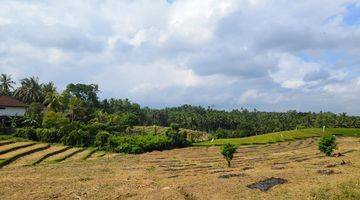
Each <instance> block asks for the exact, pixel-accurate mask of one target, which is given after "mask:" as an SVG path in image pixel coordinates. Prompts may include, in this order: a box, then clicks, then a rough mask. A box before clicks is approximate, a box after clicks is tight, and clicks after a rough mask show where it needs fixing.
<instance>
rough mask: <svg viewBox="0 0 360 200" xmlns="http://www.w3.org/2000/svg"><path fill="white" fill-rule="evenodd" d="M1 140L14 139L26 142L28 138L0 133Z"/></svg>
mask: <svg viewBox="0 0 360 200" xmlns="http://www.w3.org/2000/svg"><path fill="white" fill-rule="evenodd" d="M2 140H11V141H14V142H27V141H30V140H28V139H24V138H19V137H14V136H12V135H1V134H0V141H2Z"/></svg>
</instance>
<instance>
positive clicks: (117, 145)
mask: <svg viewBox="0 0 360 200" xmlns="http://www.w3.org/2000/svg"><path fill="white" fill-rule="evenodd" d="M171 144H172V142H171V140H170V139H169V138H167V137H166V136H164V135H152V134H148V135H136V136H111V137H110V140H109V150H111V151H115V152H118V153H120V152H121V153H132V154H138V153H144V152H150V151H154V150H158V151H161V150H166V149H170V148H172V145H171Z"/></svg>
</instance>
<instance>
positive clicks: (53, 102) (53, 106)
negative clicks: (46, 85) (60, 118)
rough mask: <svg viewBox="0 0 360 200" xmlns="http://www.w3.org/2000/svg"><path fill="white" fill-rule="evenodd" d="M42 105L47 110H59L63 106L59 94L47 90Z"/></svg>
mask: <svg viewBox="0 0 360 200" xmlns="http://www.w3.org/2000/svg"><path fill="white" fill-rule="evenodd" d="M44 105H45V106H46V107H47V109H48V110H52V111H55V112H58V111H61V110H62V108H63V106H62V103H61V99H60V95H59V94H58V93H56V92H48V93H47V94H46V96H45V100H44Z"/></svg>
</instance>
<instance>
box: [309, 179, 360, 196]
mask: <svg viewBox="0 0 360 200" xmlns="http://www.w3.org/2000/svg"><path fill="white" fill-rule="evenodd" d="M311 197H312V199H315V200H341V199H349V200H357V199H360V180H357V181H350V182H346V183H342V184H340V185H339V186H337V187H335V188H331V187H325V188H320V189H319V190H317V191H316V192H313V193H312V194H311Z"/></svg>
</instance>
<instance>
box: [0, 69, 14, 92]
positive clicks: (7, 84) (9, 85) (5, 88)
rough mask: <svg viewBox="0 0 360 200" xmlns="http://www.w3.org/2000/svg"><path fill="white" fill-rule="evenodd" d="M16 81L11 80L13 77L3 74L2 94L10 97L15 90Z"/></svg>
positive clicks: (0, 88)
mask: <svg viewBox="0 0 360 200" xmlns="http://www.w3.org/2000/svg"><path fill="white" fill-rule="evenodd" d="M14 84H15V82H14V81H12V80H11V75H6V74H1V75H0V94H1V95H10V94H11V91H10V90H11V89H14V87H13V85H14Z"/></svg>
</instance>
